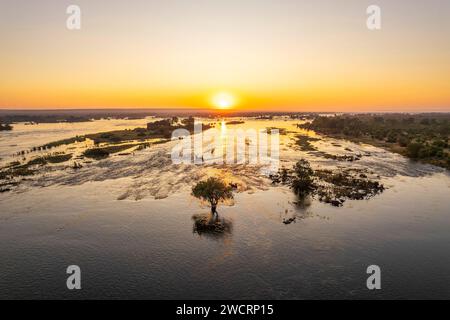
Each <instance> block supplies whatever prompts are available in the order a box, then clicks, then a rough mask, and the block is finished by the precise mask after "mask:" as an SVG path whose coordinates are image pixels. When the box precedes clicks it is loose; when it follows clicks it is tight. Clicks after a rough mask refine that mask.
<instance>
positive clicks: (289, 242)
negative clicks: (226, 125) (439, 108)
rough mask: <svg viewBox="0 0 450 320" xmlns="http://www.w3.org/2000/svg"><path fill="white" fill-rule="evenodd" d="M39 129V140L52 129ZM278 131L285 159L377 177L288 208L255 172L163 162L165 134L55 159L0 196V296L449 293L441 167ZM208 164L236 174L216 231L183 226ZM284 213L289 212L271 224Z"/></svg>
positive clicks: (449, 224)
mask: <svg viewBox="0 0 450 320" xmlns="http://www.w3.org/2000/svg"><path fill="white" fill-rule="evenodd" d="M294 124H295V122H290V121H287V122H286V121H279V122H276V125H274V122H269V121H256V120H254V121H248V122H247V123H246V126H249V127H254V126H261V127H264V126H277V127H286V128H288V129H289V130H295V129H294V128H293V125H294ZM99 125H100V124H99ZM124 125H125V126H126V125H128V124H127V123H125V124H124ZM129 125H130V127H133V126H137V125H140V124H133V123H130V124H129ZM102 128H103V127H102ZM105 128H108V126H105ZM39 130H41V134H42V135H43V136H45V135H46V134H47V133H46V129H44V128H39ZM49 130H51V131H53V132H54V130H56V128H50V129H49ZM108 130H109V129H108ZM80 131H82V130H80ZM98 131H103V129H102V130H98ZM71 133H72V132H71ZM81 133H84V132H79V133H78V134H81ZM16 134H17V136H16V138H17V139H16V138H13V137H10V138H8V139H5V137H6V136H5V135H3V133H2V136H1V139H0V150H2V154H9V152H5V151H4V150H6V151H8V145H9V146H11V145H16V144H19V143H18V142H17V141H21V142H20V145H25V144H30V145H33V144H32V141H29V140H30V139H32V137H33V134H32V133H31V134H30V133H26V132H24V133H22V134H20V133H19V132H17V133H16ZM309 134H312V133H309ZM70 136H71V135H69V136H68V137H70ZM47 137H48V141H43V140H46V139H44V138H43V139H42V140H39V144H41V141H43V142H49V141H53V140H55V139H54V137H53V135H52V133H48V135H47ZM281 143H282V148H281V150H282V151H281V162H282V163H283V164H286V165H290V164H291V163H293V162H295V160H298V159H299V158H302V157H305V158H307V159H308V160H310V161H311V163H312V164H313V166H314V167H330V168H336V167H337V166H344V167H349V166H351V167H359V168H370V170H373V171H374V172H375V174H378V175H380V179H381V181H382V182H383V183H384V184H385V186H386V187H388V189H387V190H386V191H385V192H384V193H382V194H381V195H378V196H376V197H374V198H372V199H370V200H363V201H347V202H345V204H344V206H343V207H341V208H335V207H332V206H329V205H327V204H323V203H320V202H318V201H315V200H313V201H311V202H310V203H309V205H304V206H302V207H299V206H296V205H295V204H293V202H294V201H295V199H294V197H293V196H292V193H291V191H290V190H288V189H285V188H282V187H271V186H270V183H267V181H266V180H265V178H264V177H255V176H254V175H255V173H256V171H254V170H250V169H248V170H247V169H240V171H239V170H231V169H229V168H225V169H223V168H222V169H221V168H217V167H211V168H190V167H189V168H188V167H172V166H171V165H170V164H168V162H165V160H167V154H166V153H167V151H168V149H167V148H169V147H170V146H164V145H161V146H158V147H155V148H150V149H149V150H144V151H143V152H141V153H139V154H138V153H136V155H135V156H134V157H128V158H127V157H119V156H115V157H112V158H111V159H108V160H104V161H101V162H100V163H98V164H92V165H91V166H88V167H85V168H83V170H81V171H80V172H77V173H72V172H70V171H68V170H59V168H56V169H58V170H56V169H55V171H54V172H53V171H52V172H50V173H46V174H43V175H42V176H38V177H36V178H34V179H33V181H29V182H24V183H23V185H22V186H21V187H20V188H19V189H17V190H15V191H13V192H6V193H2V194H0V256H1V260H0V298H160V299H172V298H180V299H186V298H187V299H190V298H192V299H194V298H200V299H221V298H222V299H245V298H247V299H254V298H263V299H305V298H315V299H316V298H317V299H323V298H349V299H350V298H374V299H379V298H401V299H410V298H438V299H449V298H450V255H449V252H450V250H449V249H450V198H449V194H450V193H449V191H450V177H449V175H448V173H446V172H443V171H442V170H439V169H436V168H433V167H431V166H425V165H420V164H416V163H411V162H410V161H408V160H406V159H404V158H402V157H400V156H398V155H394V154H392V153H389V152H386V151H384V150H381V149H377V148H374V147H371V146H364V145H363V146H359V145H355V144H351V143H348V142H341V141H339V142H336V141H335V140H332V139H324V140H321V141H319V142H317V143H315V145H316V146H317V147H318V148H319V150H326V151H328V152H332V153H336V154H337V153H340V152H342V153H344V151H343V150H344V148H349V149H351V150H352V152H355V153H365V154H369V153H370V156H367V157H366V156H365V157H363V158H362V159H361V160H360V161H357V162H355V163H347V162H343V163H342V162H334V161H331V160H325V159H323V158H320V157H318V156H315V155H313V154H306V153H305V152H302V151H299V150H297V149H296V148H295V146H294V145H292V141H290V136H289V135H287V136H285V137H283V138H282V141H281ZM14 148H15V147H11V150H9V151H13V150H15V149H14ZM169 157H170V156H169ZM211 171H213V172H217V173H219V174H222V175H228V176H231V177H232V178H236V176H239V178H240V179H241V180H242V181H241V182H242V183H245V184H246V186H247V188H246V189H245V191H244V192H241V193H238V194H237V195H236V199H235V203H234V205H233V206H221V207H220V208H219V214H220V215H221V217H222V218H224V219H226V220H227V221H228V223H229V224H230V225H231V226H232V228H231V231H230V232H229V233H226V234H224V235H221V236H215V237H214V236H211V235H202V236H199V235H198V234H196V233H193V221H192V218H191V217H192V215H194V214H198V213H206V212H207V211H208V209H207V208H206V207H204V206H202V205H201V204H200V203H199V202H198V201H197V200H196V199H193V198H192V197H191V196H190V195H189V188H190V186H192V183H193V181H195V180H196V179H199V178H201V177H203V176H204V175H205V174H207V173H211ZM173 185H175V187H170V186H173ZM156 195H160V197H159V198H161V199H158V200H155V199H154V197H155V196H156ZM118 199H121V200H118ZM289 217H296V222H295V223H292V224H290V225H285V224H283V223H282V221H283V218H289ZM71 264H76V265H79V266H80V267H81V270H82V290H81V291H78V292H73V291H68V290H67V289H66V286H65V283H66V277H67V275H66V274H65V269H66V267H67V266H68V265H71ZM371 264H377V265H379V266H380V267H381V272H382V290H379V291H376V292H374V291H369V290H367V289H366V285H365V283H366V278H367V274H366V273H365V271H366V268H367V266H368V265H371Z"/></svg>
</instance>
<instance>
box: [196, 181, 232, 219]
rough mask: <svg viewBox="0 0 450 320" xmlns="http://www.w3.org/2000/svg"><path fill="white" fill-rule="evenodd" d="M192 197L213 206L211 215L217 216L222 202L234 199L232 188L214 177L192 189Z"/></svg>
mask: <svg viewBox="0 0 450 320" xmlns="http://www.w3.org/2000/svg"><path fill="white" fill-rule="evenodd" d="M192 195H193V196H194V197H196V198H199V199H202V200H205V201H208V202H209V203H210V205H211V213H212V214H217V205H218V204H219V202H220V201H224V200H228V199H233V192H232V188H231V187H230V186H228V185H226V184H225V183H224V182H223V181H222V180H220V179H218V178H214V177H210V178H208V180H206V181H200V182H199V183H197V184H196V185H195V186H194V187H193V188H192Z"/></svg>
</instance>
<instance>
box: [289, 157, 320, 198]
mask: <svg viewBox="0 0 450 320" xmlns="http://www.w3.org/2000/svg"><path fill="white" fill-rule="evenodd" d="M313 175H314V171H313V169H311V166H310V165H309V162H308V161H306V160H304V159H302V160H300V161H298V162H297V163H296V164H295V166H294V177H293V178H292V183H291V187H292V190H293V191H294V193H295V194H296V195H298V196H299V197H305V196H307V195H309V194H310V193H311V192H312V191H314V179H313Z"/></svg>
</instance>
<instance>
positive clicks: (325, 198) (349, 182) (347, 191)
mask: <svg viewBox="0 0 450 320" xmlns="http://www.w3.org/2000/svg"><path fill="white" fill-rule="evenodd" d="M270 178H271V179H272V183H273V184H281V185H286V186H289V187H290V188H291V189H292V191H293V192H294V193H295V194H296V195H297V196H298V197H299V199H300V201H303V200H304V199H305V198H306V197H308V196H312V197H314V196H317V197H318V199H319V201H321V202H325V203H329V204H331V205H333V206H336V207H340V206H342V205H343V204H344V202H345V201H346V200H348V199H350V200H363V199H369V198H371V197H373V196H375V195H377V194H379V193H381V192H383V190H384V186H383V185H382V184H380V183H379V182H378V181H373V180H370V179H369V178H368V177H367V174H365V173H363V172H360V170H356V169H347V170H341V171H337V170H335V171H331V170H313V169H312V168H311V165H310V164H309V162H308V161H307V160H304V159H301V160H299V161H298V162H297V163H296V164H295V165H294V166H293V168H292V169H287V168H281V169H280V170H279V172H278V173H277V174H274V175H271V176H270Z"/></svg>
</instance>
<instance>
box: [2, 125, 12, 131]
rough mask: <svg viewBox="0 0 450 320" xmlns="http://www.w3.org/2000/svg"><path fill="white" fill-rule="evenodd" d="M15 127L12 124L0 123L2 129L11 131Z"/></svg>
mask: <svg viewBox="0 0 450 320" xmlns="http://www.w3.org/2000/svg"><path fill="white" fill-rule="evenodd" d="M12 129H13V127H12V126H11V125H10V124H7V123H6V124H2V123H0V131H11V130H12Z"/></svg>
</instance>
